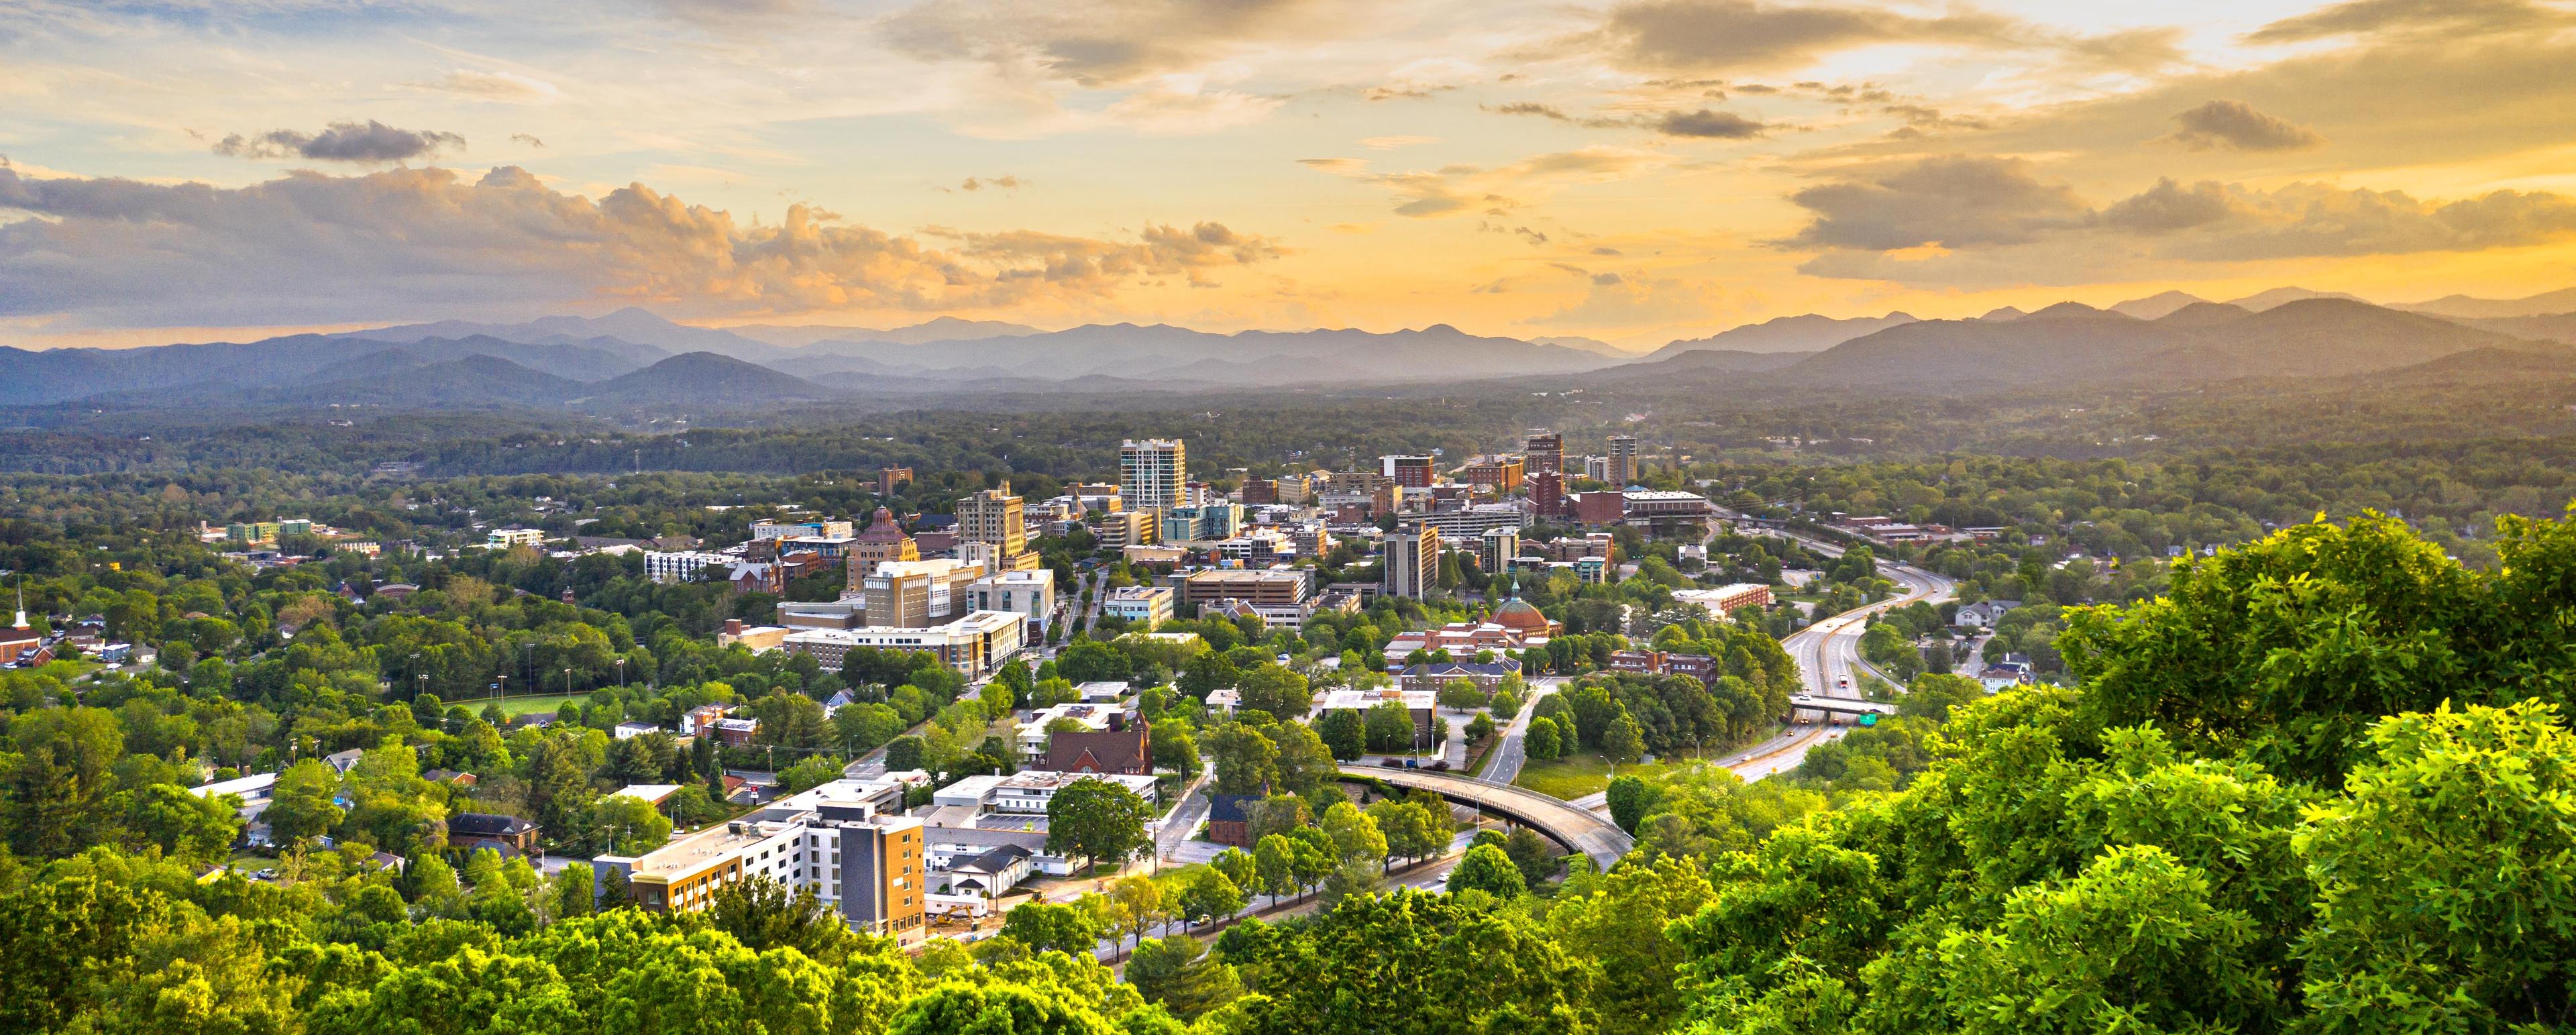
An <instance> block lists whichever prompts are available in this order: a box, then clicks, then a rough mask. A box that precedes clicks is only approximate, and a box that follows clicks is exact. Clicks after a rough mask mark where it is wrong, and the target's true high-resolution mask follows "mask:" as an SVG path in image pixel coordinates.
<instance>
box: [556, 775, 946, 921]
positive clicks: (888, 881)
mask: <svg viewBox="0 0 2576 1035" xmlns="http://www.w3.org/2000/svg"><path fill="white" fill-rule="evenodd" d="M889 802H891V804H889ZM901 802H902V787H901V784H900V783H899V782H896V781H892V780H888V779H885V778H879V779H876V780H837V781H834V782H832V783H827V784H824V785H823V786H821V787H817V788H814V789H813V790H810V791H807V792H805V793H803V794H799V795H796V796H795V797H792V798H788V799H786V800H784V801H781V802H778V803H777V804H774V805H771V806H769V807H767V808H764V809H761V810H759V811H757V812H753V813H751V814H750V815H747V816H744V817H743V818H741V819H737V820H734V821H731V822H728V823H722V824H718V825H716V826H712V827H709V828H707V829H706V830H704V831H702V832H700V833H697V834H694V835H691V836H689V837H686V838H683V839H681V840H678V841H674V842H671V843H670V844H668V845H665V846H663V847H661V848H657V849H654V850H653V851H650V852H646V853H644V854H643V855H640V856H620V855H603V856H599V857H597V858H595V859H593V860H592V861H591V866H592V870H593V872H595V873H596V874H598V875H599V876H600V877H602V878H605V877H606V875H607V874H608V873H609V871H611V870H615V871H619V872H622V873H623V874H625V876H626V884H627V894H628V896H629V897H630V898H631V899H632V900H633V902H634V903H635V904H636V905H637V906H638V907H640V908H642V909H644V910H646V911H648V912H656V913H661V912H679V911H692V910H698V909H704V908H706V907H707V905H708V904H709V903H710V902H712V901H713V900H714V896H715V893H716V891H717V890H719V889H721V888H723V887H724V886H725V885H727V884H731V883H735V882H737V881H743V880H749V879H751V878H753V877H767V878H769V879H771V880H774V881H777V882H778V883H780V884H782V885H785V886H786V887H788V888H789V889H791V890H799V891H802V890H812V891H813V892H814V893H815V895H816V896H817V897H819V898H821V899H822V901H823V903H824V904H825V905H826V906H829V907H831V908H832V910H833V911H834V912H837V913H839V914H841V916H842V917H843V918H844V919H845V920H847V921H848V922H849V923H850V925H851V926H852V927H854V928H857V929H859V930H863V931H867V932H870V933H873V934H879V935H891V936H894V937H895V938H897V939H898V940H900V941H903V942H905V943H910V942H915V941H919V940H920V939H921V938H922V937H923V936H924V934H925V930H926V929H925V927H924V925H923V919H924V915H925V906H926V905H927V893H928V888H927V886H926V883H925V881H926V879H927V877H928V871H927V869H926V868H925V864H924V860H923V851H922V849H923V845H924V835H923V831H922V824H921V821H920V820H917V819H907V818H905V817H903V816H901V815H897V814H895V813H894V811H893V810H894V809H896V808H900V806H901Z"/></svg>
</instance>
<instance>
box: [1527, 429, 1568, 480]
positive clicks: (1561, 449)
mask: <svg viewBox="0 0 2576 1035" xmlns="http://www.w3.org/2000/svg"><path fill="white" fill-rule="evenodd" d="M1521 452H1522V453H1523V454H1525V455H1527V456H1528V458H1529V473H1531V474H1537V473H1538V472H1540V471H1554V472H1556V473H1558V474H1563V473H1565V436H1563V435H1559V434H1557V433H1555V432H1553V431H1540V430H1537V429H1531V431H1530V433H1529V440H1528V441H1527V442H1526V443H1524V444H1523V445H1522V447H1521Z"/></svg>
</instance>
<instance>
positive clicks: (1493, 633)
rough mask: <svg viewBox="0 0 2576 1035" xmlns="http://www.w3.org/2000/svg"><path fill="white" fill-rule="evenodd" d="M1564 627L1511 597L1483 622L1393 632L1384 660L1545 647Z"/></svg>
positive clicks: (1460, 656) (1461, 656)
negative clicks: (1432, 653)
mask: <svg viewBox="0 0 2576 1035" xmlns="http://www.w3.org/2000/svg"><path fill="white" fill-rule="evenodd" d="M1563 629H1564V627H1563V626H1560V625H1558V624H1557V623H1555V622H1551V621H1549V620H1548V618H1547V616H1546V615H1543V614H1540V613H1539V610H1538V608H1535V607H1531V606H1530V605H1529V603H1528V602H1526V601H1524V600H1522V599H1520V598H1519V597H1514V598H1512V599H1511V600H1509V601H1507V602H1505V603H1504V604H1503V606H1501V607H1499V608H1496V609H1494V613H1493V615H1492V616H1490V617H1488V618H1486V619H1485V620H1484V621H1482V622H1451V623H1449V624H1447V625H1444V626H1441V627H1440V628H1437V629H1415V630H1408V631H1405V632H1400V633H1397V634H1395V638H1393V639H1391V640H1388V641H1387V644H1386V660H1387V661H1388V663H1390V664H1401V663H1403V661H1404V659H1406V658H1408V657H1410V656H1412V654H1413V652H1414V651H1417V650H1422V651H1448V652H1449V656H1450V657H1451V658H1453V659H1466V658H1472V657H1475V656H1476V654H1477V653H1478V652H1479V651H1493V652H1495V653H1497V654H1499V653H1501V652H1503V651H1510V650H1528V649H1530V648H1533V647H1545V646H1547V641H1548V640H1549V639H1551V638H1553V637H1554V636H1556V634H1557V633H1559V632H1561V631H1563Z"/></svg>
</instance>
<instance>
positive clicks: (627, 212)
mask: <svg viewBox="0 0 2576 1035" xmlns="http://www.w3.org/2000/svg"><path fill="white" fill-rule="evenodd" d="M0 156H5V163H4V164H0V344H7V345H18V346H20V347H29V348H45V347H58V346H73V345H96V346H108V347H115V346H127V345H140V344H158V343H164V342H170V341H198V340H247V339H250V338H256V337H262V336H266V335H269V334H275V333H286V332H292V331H299V330H306V329H341V328H349V327H358V326H367V325H373V324H383V323H391V322H404V321H413V320H432V319H442V318H463V319H476V320H517V319H528V318H533V317H536V316H540V315H547V314H554V313H581V314H598V313H604V312H607V311H609V310H613V309H616V308H620V307H623V306H628V305H640V306H644V307H646V308H648V309H651V310H653V311H655V312H658V313H661V314H663V315H665V316H669V317H672V318H674V319H681V320H685V321H688V322H693V323H702V324H709V325H718V326H723V325H734V324H744V323H788V324H807V323H819V324H835V325H844V326H861V327H894V326H903V325H908V324H914V323H919V322H922V321H924V320H928V319H931V318H933V317H937V316H956V317H963V318H969V319H999V320H1010V321H1016V322H1020V323H1026V324H1031V325H1035V326H1040V327H1046V328H1055V327H1063V326H1071V325H1075V324H1081V323H1093V322H1116V321H1133V322H1137V323H1152V322H1164V323H1174V324H1183V325H1188V326H1194V327H1200V328H1204V329H1209V330H1218V331H1231V330H1238V329H1245V328H1254V327H1261V328H1280V329H1296V328H1305V327H1361V328H1366V329H1370V330H1392V329H1396V328H1402V327H1422V326H1427V325H1431V324H1438V323H1446V324H1450V325H1453V326H1456V327H1459V328H1461V329H1464V330H1467V331H1471V332H1475V333H1482V334H1494V335H1508V336H1513V337H1523V338H1528V337H1539V336H1550V335H1567V336H1585V337H1592V338H1598V339H1601V340H1605V341H1611V342H1615V343H1619V344H1623V345H1629V346H1637V347H1651V346H1654V345H1660V344H1662V343H1663V342H1665V341H1668V340H1671V339H1674V338H1684V337H1696V336H1701V335H1706V334H1709V333H1713V332H1716V331H1719V330H1723V329H1725V328H1727V327H1731V326H1735V325H1738V324H1742V323H1747V322H1754V321H1759V320H1764V319H1769V318H1773V317H1779V316H1787V315H1793V314H1799V313H1809V312H1814V313H1822V314H1825V315H1828V316H1836V317H1849V316H1861V315H1878V314H1881V313H1886V312H1889V311H1894V310H1903V311H1906V312H1910V313H1913V314H1915V315H1917V316H1922V317H1957V316H1967V315H1974V314H1976V313H1980V312H1984V311H1985V310H1987V309H1991V308H1994V307H1996V306H2001V305H2018V306H2020V307H2022V308H2024V309H2032V308H2037V307H2039V306H2044V305H2047V304H2050V303H2053V302H2057V301H2061V300H2068V299H2072V300H2075V301H2080V302H2086V303H2089V304H2095V305H2108V304H2111V303H2115V302H2118V301H2121V300H2124V299H2128V298H2136V297H2143V296H2147V295H2152V294H2156V293H2158V292H2162V291H2166V290H2175V289H2179V290H2184V291H2188V292H2191V293H2194V294H2198V295H2201V296H2203V297H2208V298H2222V299H2223V298H2229V297H2236V296H2240V295H2244V294H2250V293H2253V292H2255V291H2259V290H2263V289H2266V288H2271V287H2278V286H2284V285H2299V286H2304V287H2308V288H2313V289H2319V290H2332V291H2348V292H2352V293H2355V294H2358V295H2362V296H2364V297H2367V298H2372V299H2375V300H2380V301H2389V302H2410V301H2418V300H2422V299H2429V298H2433V297H2437V296H2442V295H2447V294H2452V293H2466V294H2471V295H2477V296H2482V297H2518V296H2522V295H2529V294H2534V293H2538V292H2542V291H2548V290H2554V289H2558V288H2563V287H2567V286H2569V285H2570V284H2571V283H2576V262H2571V259H2576V4H2570V3H2554V2H2542V0H2349V2H2343V3H2330V4H2325V5H2318V4H2315V3H2313V2H2298V0H2229V2H2217V0H2174V2H2167V3H2160V4H2130V3H2122V4H2110V3H2072V2H2063V0H2061V2H2038V0H1981V2H1962V3H1952V4H1919V5H1918V4H1896V3H1862V2H1857V0H1852V2H1834V0H1819V2H1807V3H1772V2H1767V0H1613V2H1606V3H1604V2H1587V0H1541V2H1524V0H1473V2H1452V0H928V2H919V3H913V2H878V3H856V2H850V3H844V2H834V0H724V2H719V0H637V2H623V3H592V2H587V0H551V2H547V3H526V2H524V0H517V2H497V0H496V2H486V0H389V2H381V3H366V4H358V3H340V2H325V0H222V2H219V0H201V2H193V3H192V2H157V3H156V2H114V0H90V2H82V3H68V2H57V0H0Z"/></svg>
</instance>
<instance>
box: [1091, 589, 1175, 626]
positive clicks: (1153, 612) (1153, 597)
mask: <svg viewBox="0 0 2576 1035" xmlns="http://www.w3.org/2000/svg"><path fill="white" fill-rule="evenodd" d="M1100 610H1101V613H1103V614H1112V615H1117V616H1118V617H1120V618H1124V619H1126V620H1127V624H1128V625H1129V626H1131V627H1135V628H1139V629H1147V630H1151V629H1153V628H1155V627H1157V626H1160V625H1162V624H1163V623H1165V622H1168V621H1171V620H1172V587H1170V586H1120V587H1118V588H1117V589H1113V590H1110V591H1109V597H1108V599H1106V600H1103V601H1101V602H1100Z"/></svg>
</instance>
